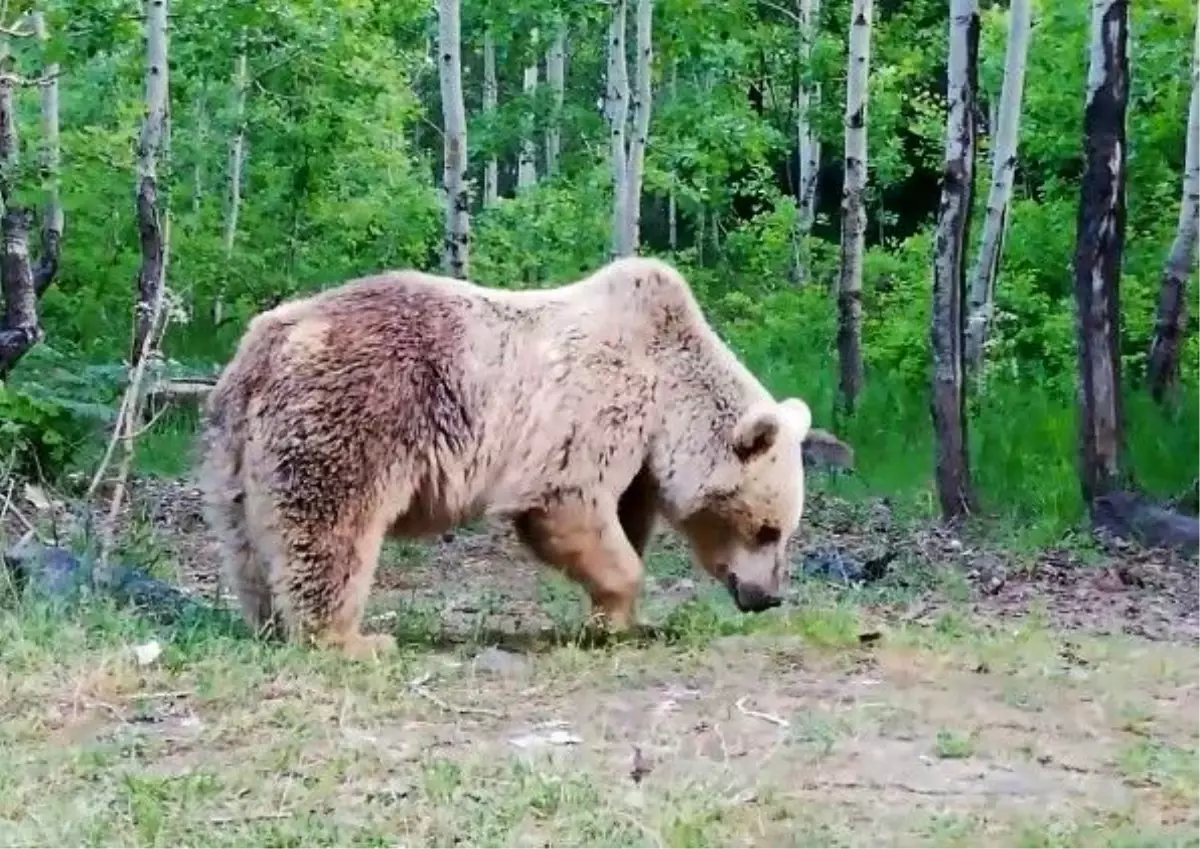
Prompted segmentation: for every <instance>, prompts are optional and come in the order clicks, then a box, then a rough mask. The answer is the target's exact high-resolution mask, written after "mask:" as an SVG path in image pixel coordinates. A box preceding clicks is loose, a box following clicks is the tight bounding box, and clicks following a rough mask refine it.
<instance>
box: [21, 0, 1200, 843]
mask: <svg viewBox="0 0 1200 849" xmlns="http://www.w3.org/2000/svg"><path fill="white" fill-rule="evenodd" d="M1197 18H1198V12H1197V7H1196V4H1195V3H1194V2H1193V1H1192V0H1154V2H1150V3H1144V4H1131V3H1128V2H1127V0H1093V2H1082V0H1070V2H1053V1H1052V0H1003V1H1001V0H947V2H934V0H588V2H582V0H580V1H579V2H566V0H519V2H515V3H512V4H501V3H497V2H495V0H469V2H460V0H437V2H420V3H418V2H415V0H391V2H380V0H330V2H325V3H316V2H311V0H296V1H295V2H283V0H260V2H246V0H145V2H140V3H133V2H129V0H93V1H92V2H89V3H69V2H64V0H12V2H7V0H6V2H5V3H3V4H0V202H2V213H0V285H2V289H3V318H2V321H0V381H2V382H0V463H2V464H3V465H0V470H2V474H0V488H3V490H4V492H5V494H4V502H3V505H2V506H0V533H2V534H3V539H2V540H0V542H2V543H3V545H4V548H5V550H6V552H7V554H6V563H7V564H8V567H9V568H8V569H7V570H5V569H0V717H10V718H11V720H10V719H3V720H0V753H3V754H0V761H5V762H6V764H3V765H0V788H3V789H4V791H5V792H3V793H0V843H2V844H4V845H9V844H12V845H42V844H45V845H51V844H53V843H54V842H55V841H61V840H67V841H68V842H71V841H75V842H82V843H83V844H84V845H88V844H89V843H114V842H115V843H123V844H125V845H135V844H136V845H142V844H155V845H157V844H159V843H175V844H179V843H191V844H194V845H216V844H221V843H228V842H230V841H241V842H243V843H245V842H249V844H250V845H254V844H261V845H284V844H286V845H296V844H298V843H301V844H304V845H326V844H329V845H348V844H349V845H379V844H380V843H382V842H386V843H389V844H392V845H394V844H397V843H403V844H404V845H439V844H440V845H446V844H447V843H448V842H449V841H455V843H456V844H457V843H459V842H465V843H467V844H468V845H483V844H487V845H491V844H493V843H495V844H497V845H505V844H507V845H520V844H524V845H542V844H543V843H544V844H545V845H551V843H566V844H570V845H843V844H845V845H858V844H863V845H866V844H867V843H869V842H871V841H874V842H875V845H892V844H901V843H910V844H911V843H913V842H917V843H921V844H922V845H979V843H977V842H975V841H988V842H991V843H996V842H1004V843H1005V844H1006V845H1118V844H1120V845H1197V844H1196V829H1197V827H1198V826H1200V818H1198V816H1197V807H1196V803H1197V798H1200V786H1198V785H1197V783H1196V773H1197V770H1198V769H1200V742H1198V741H1200V734H1198V732H1197V727H1196V723H1195V716H1196V715H1197V711H1200V702H1198V699H1200V686H1198V683H1197V672H1196V669H1195V663H1194V660H1195V657H1194V653H1195V648H1196V643H1197V640H1198V639H1200V612H1198V611H1200V603H1198V602H1197V591H1196V580H1197V573H1196V553H1197V544H1198V540H1197V528H1198V527H1200V526H1198V524H1197V518H1196V514H1197V510H1198V498H1200V496H1198V494H1197V492H1198V490H1197V487H1198V485H1200V372H1198V371H1197V363H1198V362H1200V320H1198V319H1197V315H1198V310H1197V309H1196V292H1197V291H1198V289H1197V286H1198V285H1200V279H1198V272H1197V241H1198V240H1200V29H1198V27H1200V23H1198V20H1197ZM633 255H639V256H647V257H658V258H661V259H663V260H666V261H667V262H669V263H671V264H672V265H673V266H674V267H676V268H677V269H679V271H680V272H681V273H682V274H683V275H684V276H685V277H686V279H687V280H688V282H689V283H690V284H691V286H692V288H693V290H694V292H695V293H696V296H697V298H698V299H699V301H700V303H701V305H702V307H703V309H704V311H705V314H706V316H707V317H708V318H709V320H710V321H711V322H712V323H713V326H714V327H715V328H716V329H717V330H718V332H719V333H720V335H721V337H722V338H723V339H724V340H725V341H726V342H727V343H728V344H729V345H730V347H731V348H732V349H733V350H734V351H735V352H736V353H737V355H738V356H739V357H740V358H741V359H742V360H743V362H745V364H746V365H747V366H748V367H749V368H750V369H751V370H752V371H753V372H754V373H755V374H756V375H757V376H758V377H759V378H760V379H761V380H762V381H763V383H764V384H765V385H766V386H767V387H768V388H769V389H770V391H771V392H772V393H774V394H775V395H776V397H786V396H798V397H801V398H804V399H805V400H806V401H807V402H808V404H809V405H810V406H811V409H812V412H813V417H814V424H815V425H816V426H818V427H820V428H823V429H826V430H828V431H830V432H832V433H834V434H836V436H837V437H838V438H839V439H841V440H843V441H844V443H845V444H846V445H848V446H849V447H850V449H851V451H852V455H853V460H852V462H844V463H835V464H833V465H834V466H835V467H834V468H824V467H823V466H822V464H819V463H818V464H816V465H815V466H813V467H810V468H809V469H808V472H807V474H808V488H809V493H810V496H809V499H810V504H809V507H808V508H807V511H806V513H805V516H804V519H803V522H802V524H801V529H800V531H799V533H798V535H797V539H796V541H795V544H794V546H793V548H794V552H795V553H794V557H793V559H792V569H793V571H794V572H795V573H796V577H795V583H794V587H793V590H792V591H791V592H792V595H791V596H789V600H788V601H787V602H786V604H785V605H784V609H783V610H782V611H778V615H777V616H776V615H773V614H772V615H765V616H754V617H747V616H741V615H739V614H738V613H736V612H734V611H733V610H732V608H731V607H730V606H729V604H728V601H727V600H724V599H723V598H719V597H718V596H717V595H715V594H714V593H713V592H711V591H710V590H711V588H710V587H709V586H708V583H711V582H708V581H707V579H705V578H704V577H703V576H701V575H698V574H695V573H694V571H693V570H692V569H691V566H690V565H689V563H688V560H687V555H686V552H685V550H684V549H683V548H681V547H680V545H679V543H678V541H676V540H674V539H672V538H670V535H669V534H664V535H663V536H662V537H661V538H659V539H658V541H657V542H656V547H655V550H654V552H652V553H651V554H648V555H647V556H646V568H647V572H648V575H649V577H648V579H647V581H648V583H647V590H646V592H647V598H648V603H647V607H646V609H647V611H648V614H647V615H648V616H650V618H651V619H652V620H654V624H655V626H656V627H658V628H659V630H658V631H657V632H655V633H656V634H657V637H650V638H647V639H648V642H646V641H642V642H635V643H633V644H628V645H627V644H624V643H618V644H616V645H609V644H607V643H606V644H604V645H601V646H599V647H597V646H592V645H584V644H583V643H582V642H581V640H580V639H579V638H578V634H577V633H576V630H577V629H578V627H579V625H580V622H581V621H582V614H581V610H582V608H581V607H580V603H581V597H580V596H579V595H578V591H577V588H575V587H574V586H573V585H571V584H570V583H569V582H568V581H566V579H565V578H563V577H562V576H561V575H558V574H553V573H551V572H549V571H547V570H545V569H541V568H540V567H538V566H537V565H535V563H534V562H533V561H531V560H530V559H529V557H528V554H527V553H521V552H519V551H517V550H516V548H515V547H514V543H513V542H512V540H511V539H510V538H509V537H508V536H507V529H502V530H498V529H496V528H493V527H482V526H474V525H472V526H470V527H467V528H464V529H462V530H461V532H459V533H456V534H453V535H447V536H446V537H445V538H443V539H440V540H432V541H422V542H411V543H409V542H405V543H403V544H401V543H395V544H393V543H389V544H388V547H387V548H386V549H385V558H384V560H383V562H382V563H381V566H380V572H379V575H378V576H377V583H378V584H379V586H378V589H377V592H376V595H375V597H374V598H373V600H372V608H371V610H372V613H371V617H369V621H371V622H374V623H375V627H380V628H384V629H388V630H389V631H390V632H391V633H395V634H396V635H397V637H398V638H399V640H400V642H401V645H402V651H401V655H400V658H401V659H400V660H396V661H389V662H387V663H382V662H381V663H377V664H375V665H370V664H368V665H365V666H354V665H343V664H342V663H341V662H340V661H339V660H338V659H337V658H336V657H332V656H330V657H325V656H322V655H321V654H320V653H307V654H306V653H304V652H302V651H300V650H298V649H295V648H293V647H279V646H274V645H269V644H262V643H260V642H258V641H255V640H254V639H252V638H251V637H250V636H248V635H246V634H245V633H243V631H242V630H240V629H241V624H240V623H239V622H237V621H235V620H236V616H234V615H233V614H231V613H229V610H228V609H227V608H229V604H228V596H227V595H225V596H222V592H224V591H225V589H226V588H222V587H221V586H220V582H219V580H218V578H217V575H216V573H217V569H216V563H215V562H214V558H215V557H216V556H217V555H216V554H215V551H214V549H213V548H212V547H211V542H210V541H209V540H208V539H207V537H206V533H205V529H204V527H203V525H204V522H203V519H202V518H201V515H200V512H201V511H200V508H199V506H198V504H199V502H198V496H197V493H196V489H195V484H194V473H195V467H196V464H197V461H198V457H199V454H198V446H197V433H198V425H199V422H200V419H201V416H202V415H203V410H204V404H205V399H206V397H207V395H208V394H209V392H210V391H211V389H212V386H213V384H214V382H215V380H216V377H217V375H218V374H219V373H220V371H221V369H222V368H223V367H224V365H225V364H226V363H227V362H228V361H229V359H230V358H231V356H232V355H233V352H234V350H235V349H236V346H237V344H238V341H239V339H240V338H241V336H242V334H243V332H244V331H245V330H246V327H247V324H248V323H249V321H250V320H251V319H252V318H253V317H254V316H255V315H257V314H259V313H261V312H263V311H264V310H267V309H269V308H270V307H273V306H275V305H278V304H280V303H282V302H285V301H287V300H289V299H291V298H294V297H297V296H300V295H303V294H307V293H310V292H315V291H318V290H322V289H327V288H329V287H332V286H335V285H337V284H340V283H342V282H344V281H346V280H349V279H352V278H355V277H359V276H362V275H369V274H374V273H377V272H380V271H384V270H388V269H418V270H421V271H426V272H434V273H439V274H444V275H447V276H451V277H458V278H463V279H468V280H471V281H473V282H476V283H479V284H483V285H486V286H491V287H497V288H503V289H532V288H546V287H552V286H557V285H561V284H565V283H568V282H571V281H574V280H578V279H581V278H583V277H585V276H587V275H589V274H591V273H593V272H594V271H596V270H597V269H599V268H600V267H601V266H603V265H604V264H605V263H607V262H609V261H610V260H612V259H615V258H618V257H624V256H633ZM31 546H32V547H31ZM35 550H36V553H35V554H29V553H28V552H29V551H35ZM35 561H36V564H35ZM93 569H95V570H96V572H95V575H96V576H100V578H98V580H100V583H102V584H105V586H106V587H107V590H105V591H104V592H95V591H94V589H93V590H89V592H88V593H86V594H85V595H87V598H86V599H84V600H82V601H80V600H79V599H75V598H74V596H72V597H71V598H72V600H71V601H70V602H69V604H70V605H71V607H70V608H69V609H66V610H64V609H63V607H62V605H63V604H67V603H68V602H67V601H66V600H65V599H66V590H65V589H64V587H66V586H67V584H69V583H70V582H71V581H73V580H75V578H74V577H72V576H73V575H74V574H75V573H82V572H88V573H89V578H88V583H91V581H92V577H94V576H92V575H91V572H92V570H93ZM6 575H7V576H9V577H10V578H12V579H13V580H11V581H7V580H6V578H5V576H6ZM34 585H38V586H39V587H40V588H41V590H43V591H44V592H45V593H48V595H49V597H48V598H47V597H42V596H38V597H36V598H34V597H32V596H29V590H30V588H31V587H33V586H34ZM131 599H133V600H135V601H136V602H137V603H135V604H133V606H132V609H131V607H130V604H129V602H130V600H131ZM163 606H165V607H167V608H170V609H171V611H172V612H171V613H170V614H169V615H168V614H166V613H162V611H159V613H162V615H161V616H160V615H159V614H157V613H155V612H154V610H155V609H156V608H157V607H163ZM233 608H236V604H234V605H233ZM229 609H232V608H229ZM181 611H182V612H181ZM564 634H565V635H566V636H564ZM664 634H665V636H664ZM1151 657H1153V658H1154V660H1153V661H1151V660H1150V658H1151ZM864 688H867V689H869V690H870V696H869V697H868V695H867V689H864ZM248 693H249V694H253V695H252V697H251V698H249V699H247V698H246V697H245V694H248ZM1080 705H1087V706H1088V707H1081V706H1080ZM1084 714H1086V717H1085V716H1084ZM598 721H599V722H600V724H599V725H597V722H598ZM722 729H724V730H722ZM630 764H632V767H631V766H630ZM631 769H632V771H631ZM798 776H802V777H798ZM71 800H76V801H71ZM1034 808H1038V810H1034ZM514 841H515V843H514Z"/></svg>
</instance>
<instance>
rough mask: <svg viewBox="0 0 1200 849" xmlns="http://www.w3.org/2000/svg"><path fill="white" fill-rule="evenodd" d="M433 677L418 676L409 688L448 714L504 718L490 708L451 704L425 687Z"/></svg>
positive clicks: (427, 674)
mask: <svg viewBox="0 0 1200 849" xmlns="http://www.w3.org/2000/svg"><path fill="white" fill-rule="evenodd" d="M432 677H433V676H432V675H431V674H430V673H428V672H426V673H425V674H424V675H421V676H418V677H416V678H414V679H413V680H411V681H409V682H408V687H409V689H410V690H412V691H413V692H414V693H416V694H417V695H418V696H421V697H422V698H426V699H429V701H431V702H433V703H434V704H435V705H437V706H438V707H440V708H441V709H442V710H444V711H446V712H447V713H457V714H459V715H467V714H476V715H478V716H490V717H493V718H495V719H503V718H504V714H502V713H501V712H500V711H496V710H490V709H488V708H474V707H460V706H459V705H452V704H450V703H449V702H447V701H445V700H444V699H442V698H441V697H439V696H437V695H436V694H435V693H434V692H433V691H431V690H430V689H429V688H428V687H426V686H425V685H426V684H427V683H429V679H430V678H432Z"/></svg>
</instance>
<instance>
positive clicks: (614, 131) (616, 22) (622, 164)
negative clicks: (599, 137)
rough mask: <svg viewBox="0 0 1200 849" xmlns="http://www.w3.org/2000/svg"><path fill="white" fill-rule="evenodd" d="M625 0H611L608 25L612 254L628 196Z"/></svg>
mask: <svg viewBox="0 0 1200 849" xmlns="http://www.w3.org/2000/svg"><path fill="white" fill-rule="evenodd" d="M625 11H626V0H612V18H611V19H610V21H609V27H608V70H607V73H606V74H605V78H606V86H605V94H604V113H605V116H606V117H607V118H608V125H609V134H610V159H611V167H612V181H613V217H612V256H613V258H614V259H615V258H616V257H621V256H627V255H628V254H629V253H630V251H629V249H628V248H627V247H626V225H625V220H626V214H625V209H626V204H627V203H628V198H629V189H628V184H627V180H628V169H627V163H626V160H625V124H626V122H627V121H628V120H629V74H628V70H627V66H626V60H625Z"/></svg>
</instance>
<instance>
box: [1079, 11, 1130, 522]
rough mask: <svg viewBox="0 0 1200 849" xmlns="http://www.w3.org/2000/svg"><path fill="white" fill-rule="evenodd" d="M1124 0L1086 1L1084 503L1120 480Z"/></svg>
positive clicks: (1081, 249)
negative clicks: (1088, 41)
mask: <svg viewBox="0 0 1200 849" xmlns="http://www.w3.org/2000/svg"><path fill="white" fill-rule="evenodd" d="M1128 27H1129V8H1128V3H1127V2H1126V0H1107V2H1097V3H1093V4H1092V45H1091V67H1090V68H1089V72H1088V93H1087V105H1086V107H1085V110H1084V118H1083V132H1084V148H1085V155H1086V164H1085V170H1084V174H1083V185H1082V191H1081V197H1080V204H1079V217H1078V220H1077V223H1076V247H1075V301H1076V329H1077V332H1078V340H1079V377H1080V384H1081V386H1080V389H1081V392H1080V402H1081V408H1080V411H1079V425H1080V440H1079V450H1080V458H1079V460H1080V466H1079V471H1080V483H1081V486H1082V490H1083V497H1084V500H1085V501H1087V503H1088V504H1089V506H1090V505H1091V504H1092V501H1093V499H1095V498H1096V497H1097V496H1100V495H1105V494H1106V493H1108V492H1111V491H1113V490H1114V489H1116V488H1117V487H1118V486H1120V484H1121V476H1122V471H1121V441H1122V433H1121V395H1120V388H1121V356H1120V338H1121V302H1120V279H1121V278H1120V275H1121V254H1122V251H1123V248H1124V240H1125V108H1126V102H1127V99H1128V93H1129V59H1128V56H1127V55H1126V46H1127V42H1128Z"/></svg>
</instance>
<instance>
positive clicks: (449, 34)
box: [438, 0, 471, 280]
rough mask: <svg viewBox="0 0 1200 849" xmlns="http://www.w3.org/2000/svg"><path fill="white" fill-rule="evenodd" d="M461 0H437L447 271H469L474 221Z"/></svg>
mask: <svg viewBox="0 0 1200 849" xmlns="http://www.w3.org/2000/svg"><path fill="white" fill-rule="evenodd" d="M459 21H460V19H459V5H458V0H438V56H439V62H438V70H439V76H440V78H441V87H442V112H443V123H444V125H445V126H444V133H443V135H444V139H445V140H444V142H443V154H442V155H443V162H442V187H443V188H444V189H445V192H446V236H445V254H444V263H445V269H446V273H447V274H448V275H450V276H451V277H457V278H459V279H461V280H465V279H467V276H468V275H469V273H470V263H469V260H468V250H469V246H470V244H469V243H470V238H471V223H470V219H469V218H468V201H469V199H468V195H467V115H466V109H465V108H464V106H463V90H462V54H461V52H460V51H461V24H460V22H459Z"/></svg>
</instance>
